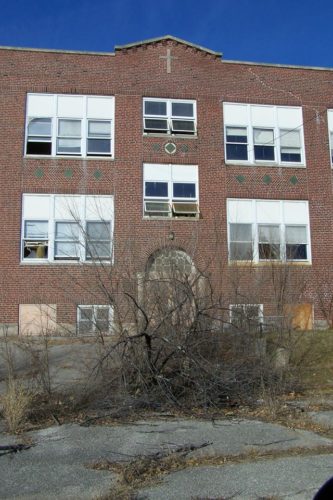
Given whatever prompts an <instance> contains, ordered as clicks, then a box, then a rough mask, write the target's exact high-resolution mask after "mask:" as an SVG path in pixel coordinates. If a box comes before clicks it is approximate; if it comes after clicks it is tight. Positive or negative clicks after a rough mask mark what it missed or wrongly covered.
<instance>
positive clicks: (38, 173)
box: [35, 168, 44, 179]
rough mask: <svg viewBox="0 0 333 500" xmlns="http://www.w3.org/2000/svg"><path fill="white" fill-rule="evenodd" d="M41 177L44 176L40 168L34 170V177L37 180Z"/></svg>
mask: <svg viewBox="0 0 333 500" xmlns="http://www.w3.org/2000/svg"><path fill="white" fill-rule="evenodd" d="M43 176H44V170H43V169H42V168H36V170H35V177H37V179H41V178H42V177H43Z"/></svg>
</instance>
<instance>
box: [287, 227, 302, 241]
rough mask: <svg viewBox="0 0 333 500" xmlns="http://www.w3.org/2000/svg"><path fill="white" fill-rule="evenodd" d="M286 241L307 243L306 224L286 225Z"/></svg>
mask: <svg viewBox="0 0 333 500" xmlns="http://www.w3.org/2000/svg"><path fill="white" fill-rule="evenodd" d="M286 243H307V237H306V226H286Z"/></svg>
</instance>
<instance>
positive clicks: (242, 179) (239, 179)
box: [236, 175, 245, 184]
mask: <svg viewBox="0 0 333 500" xmlns="http://www.w3.org/2000/svg"><path fill="white" fill-rule="evenodd" d="M236 180H237V182H239V184H243V182H245V176H244V175H236Z"/></svg>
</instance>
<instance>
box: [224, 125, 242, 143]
mask: <svg viewBox="0 0 333 500" xmlns="http://www.w3.org/2000/svg"><path fill="white" fill-rule="evenodd" d="M226 136H227V142H243V143H247V130H246V128H237V127H227V133H226Z"/></svg>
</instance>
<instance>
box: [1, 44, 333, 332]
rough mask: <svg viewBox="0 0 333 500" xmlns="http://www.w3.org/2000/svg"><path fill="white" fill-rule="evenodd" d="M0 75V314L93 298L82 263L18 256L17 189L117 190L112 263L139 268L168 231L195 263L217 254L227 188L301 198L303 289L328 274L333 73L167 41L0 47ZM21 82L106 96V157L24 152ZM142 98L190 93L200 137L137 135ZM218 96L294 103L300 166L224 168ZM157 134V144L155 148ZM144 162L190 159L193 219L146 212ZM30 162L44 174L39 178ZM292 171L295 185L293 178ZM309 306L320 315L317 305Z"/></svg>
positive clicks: (66, 312) (70, 312) (230, 193)
mask: <svg viewBox="0 0 333 500" xmlns="http://www.w3.org/2000/svg"><path fill="white" fill-rule="evenodd" d="M166 47H171V48H172V55H173V56H176V57H177V59H175V60H173V61H172V72H171V73H170V74H168V73H167V72H166V62H165V60H163V59H160V56H161V55H165V54H166ZM0 75H1V84H0V92H1V97H0V130H1V134H0V190H1V192H0V211H1V218H0V228H1V235H2V239H1V241H0V265H1V278H0V279H1V290H0V323H4V322H5V323H16V322H17V320H18V304H19V303H34V302H39V303H41V302H42V303H52V304H58V305H59V306H58V320H59V321H60V322H61V321H64V322H67V321H75V309H74V307H72V306H71V304H73V303H90V302H91V300H92V298H91V294H90V290H89V288H91V286H93V287H94V286H95V285H89V286H88V287H87V286H85V285H86V283H87V282H89V279H88V275H87V271H84V270H86V267H87V266H85V267H84V268H83V267H82V266H73V265H64V264H63V265H60V264H51V265H36V264H35V265H34V264H30V263H29V264H20V236H21V235H20V231H21V197H22V193H32V192H36V193H89V194H114V197H115V198H114V200H115V232H114V236H115V264H116V265H117V264H120V263H121V262H122V261H123V260H124V258H125V257H126V259H127V264H128V262H129V261H133V262H134V265H135V266H136V267H137V269H138V270H139V269H141V270H142V269H143V268H144V265H145V261H146V259H147V258H148V256H149V254H150V253H151V252H152V251H154V250H155V249H156V248H158V247H159V246H161V245H162V244H164V243H165V242H168V243H170V240H168V234H169V232H170V231H173V232H174V234H175V238H174V240H173V242H172V244H174V245H175V246H177V247H184V248H185V249H186V250H187V251H188V252H189V253H190V254H193V249H194V248H195V255H194V260H195V262H196V264H197V265H204V264H205V263H206V262H207V260H208V258H209V256H211V255H212V253H214V254H215V255H217V256H218V258H221V260H222V262H223V263H224V264H226V263H227V224H226V198H228V197H240V198H243V197H244V198H268V199H293V200H297V199H306V200H309V207H310V225H311V244H312V259H313V264H312V266H311V267H309V266H305V267H307V269H306V273H307V275H308V276H309V285H308V296H309V297H310V299H311V300H312V301H314V302H316V299H315V295H316V288H315V286H314V285H311V283H313V282H314V277H315V276H317V275H324V276H328V273H329V272H332V260H333V231H332V213H333V201H332V172H331V166H330V157H329V147H328V131H327V114H326V110H327V109H328V108H333V98H332V89H333V72H332V71H328V70H327V71H320V70H313V69H295V68H286V67H274V66H268V65H267V66H261V65H255V64H253V65H250V64H236V63H227V62H223V61H222V62H221V60H219V59H218V58H216V57H214V56H212V55H209V54H206V53H205V52H202V51H198V50H196V49H194V48H192V47H188V46H185V45H183V44H178V43H176V42H172V41H167V42H161V43H156V44H151V45H146V46H142V47H138V48H133V49H130V50H125V51H120V52H116V54H115V55H89V54H68V53H60V52H59V53H57V52H39V51H36V52H34V51H28V50H26V51H22V50H0ZM27 92H50V93H74V94H94V95H100V94H101V95H103V94H104V95H114V96H115V159H114V160H96V159H88V160H87V159H74V158H65V159H63V158H47V159H38V158H31V157H30V158H25V157H24V124H25V103H26V94H27ZM144 96H145V97H171V98H188V99H196V101H197V118H198V137H197V138H193V137H192V138H191V137H189V138H172V141H173V142H175V143H176V145H177V147H178V149H177V152H176V154H175V155H172V156H170V155H168V154H167V153H165V152H164V151H163V145H164V144H165V143H166V142H167V141H168V138H167V137H151V136H150V137H147V136H143V133H142V97H144ZM224 101H225V102H228V101H229V102H243V103H246V102H248V103H262V104H275V105H294V106H302V108H303V118H304V135H305V151H306V168H303V169H302V168H286V167H280V168H279V167H271V166H267V167H266V166H257V167H242V166H226V165H225V162H224V145H223V113H222V109H223V102H224ZM157 144H158V145H160V146H161V148H160V151H159V152H157V151H155V150H154V149H153V145H157ZM181 144H186V145H187V147H188V151H187V152H183V151H181V149H180V147H179V146H180V145H181ZM144 162H148V163H155V162H156V163H176V164H179V163H185V164H195V165H198V168H199V186H200V193H199V196H200V209H201V218H200V220H198V221H193V220H191V221H186V220H165V221H157V220H154V221H153V220H143V218H142V164H143V163H144ZM37 168H41V169H42V170H43V177H41V178H37V177H36V175H35V172H36V169H37ZM68 168H71V169H72V170H73V177H72V178H71V179H68V178H66V177H65V175H64V171H65V169H68ZM96 170H99V171H100V172H101V173H102V177H101V179H99V180H97V179H95V178H94V175H93V174H94V172H95V171H96ZM240 174H241V175H243V176H244V177H245V181H244V182H243V183H242V184H240V183H239V182H238V181H237V179H236V176H237V175H240ZM266 174H269V175H270V176H271V178H272V182H271V183H270V184H269V185H266V184H265V183H264V182H263V177H264V175H266ZM293 175H296V176H297V179H298V183H297V184H296V185H293V184H291V183H290V178H291V177H292V176H293ZM216 270H217V267H216V269H215V278H216V279H217V281H219V278H217V277H216ZM212 271H214V266H212ZM246 272H247V271H246V269H245V273H246ZM213 274H214V273H213ZM92 281H93V278H91V281H90V282H92ZM96 293H97V292H96ZM95 299H96V297H95ZM96 300H97V299H96ZM315 313H316V316H317V317H318V318H320V317H321V313H320V311H319V308H318V307H316V309H315Z"/></svg>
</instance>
